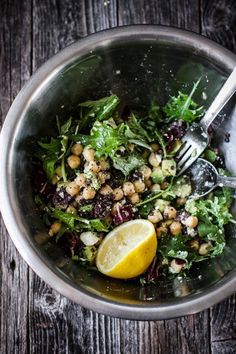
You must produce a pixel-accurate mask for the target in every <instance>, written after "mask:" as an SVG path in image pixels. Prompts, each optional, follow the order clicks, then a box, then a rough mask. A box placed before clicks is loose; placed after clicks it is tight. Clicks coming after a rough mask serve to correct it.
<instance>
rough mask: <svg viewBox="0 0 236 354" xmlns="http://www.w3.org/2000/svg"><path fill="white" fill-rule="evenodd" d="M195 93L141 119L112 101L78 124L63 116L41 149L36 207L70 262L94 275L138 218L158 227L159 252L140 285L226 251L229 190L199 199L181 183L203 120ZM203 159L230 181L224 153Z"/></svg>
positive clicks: (98, 104)
mask: <svg viewBox="0 0 236 354" xmlns="http://www.w3.org/2000/svg"><path fill="white" fill-rule="evenodd" d="M197 86H198V82H197V83H196V84H194V86H193V89H192V91H191V93H190V94H185V93H183V92H178V94H177V95H176V96H173V97H170V99H169V101H168V102H167V103H166V104H165V106H163V107H160V106H159V105H158V104H156V103H152V104H151V105H150V107H148V109H147V111H146V112H145V113H142V114H138V113H137V112H135V111H131V110H130V109H129V107H127V106H125V107H124V105H122V102H120V99H119V98H118V97H117V96H116V95H114V94H112V95H110V96H109V97H104V98H101V99H99V100H96V101H86V102H83V103H80V104H79V105H78V110H77V111H78V114H77V115H76V116H73V117H68V118H67V119H66V120H62V119H60V118H59V117H56V119H55V126H56V129H55V134H54V135H53V136H49V137H48V136H47V137H42V138H41V139H40V141H38V142H37V143H36V151H35V157H34V163H35V171H36V173H35V176H34V187H35V203H36V205H37V208H38V211H39V213H40V215H41V217H42V219H43V221H44V223H45V225H46V227H47V230H48V239H50V240H51V241H52V242H55V243H56V244H57V245H58V246H59V247H61V248H63V250H64V252H65V253H66V254H67V256H68V257H69V258H72V259H73V260H74V261H75V262H79V263H80V264H82V265H84V266H87V267H96V264H97V263H96V257H97V253H98V250H99V247H101V245H102V244H103V241H104V240H105V239H106V237H107V235H109V234H110V233H111V232H113V231H114V230H116V228H117V227H118V226H119V225H123V224H125V223H127V222H129V221H131V220H139V219H140V220H147V221H149V223H151V224H153V226H154V230H155V238H156V240H157V244H158V245H157V248H156V250H155V252H154V254H153V255H152V257H151V259H149V260H148V261H147V262H146V269H145V270H144V271H143V273H142V274H138V279H139V280H140V282H141V284H147V283H150V282H157V283H158V281H159V279H163V278H164V279H165V278H171V277H174V276H176V275H185V274H187V273H188V271H189V270H190V268H192V267H194V264H195V263H196V262H200V261H203V260H205V259H207V258H213V257H216V256H217V255H219V254H221V253H222V252H223V250H224V247H225V242H226V241H225V230H224V227H225V225H227V224H228V223H230V222H234V220H233V216H232V215H231V213H230V206H231V203H232V199H233V197H232V192H231V191H230V190H229V189H228V188H217V189H215V190H214V192H212V193H210V194H209V195H208V196H206V197H204V198H201V199H199V200H193V199H191V177H190V176H189V175H188V174H185V175H182V176H180V177H176V160H175V155H176V152H177V151H178V149H179V148H180V146H181V138H182V136H183V135H184V134H185V131H186V129H187V128H188V127H189V126H190V125H191V124H192V123H193V122H195V121H197V120H199V119H200V118H201V117H202V115H203V114H204V108H203V107H200V106H199V105H198V104H197V103H196V102H195V101H194V100H193V98H192V97H193V95H194V93H195V91H196V89H197ZM203 158H205V159H207V160H209V161H210V162H211V163H213V164H214V165H215V166H216V167H217V169H218V171H219V173H221V174H227V171H226V170H225V167H224V161H223V157H222V156H220V155H219V153H218V150H217V149H213V148H211V147H209V148H208V149H207V150H205V152H204V154H203ZM144 224H145V223H144ZM125 225H126V224H125ZM127 237H129V236H127ZM155 242H156V241H155ZM113 248H114V247H113ZM140 254H141V256H140V255H139V257H142V253H140ZM108 256H109V257H112V254H109V255H107V257H108ZM140 259H141V258H140ZM127 267H128V266H127ZM134 268H135V266H134ZM127 274H128V268H127ZM111 276H112V275H111Z"/></svg>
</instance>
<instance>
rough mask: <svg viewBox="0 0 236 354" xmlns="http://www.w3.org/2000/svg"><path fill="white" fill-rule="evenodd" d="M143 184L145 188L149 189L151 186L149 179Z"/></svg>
mask: <svg viewBox="0 0 236 354" xmlns="http://www.w3.org/2000/svg"><path fill="white" fill-rule="evenodd" d="M144 183H145V186H146V187H147V188H151V186H152V180H151V179H146V180H145V181H144Z"/></svg>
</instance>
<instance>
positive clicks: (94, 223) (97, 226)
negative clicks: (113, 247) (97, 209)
mask: <svg viewBox="0 0 236 354" xmlns="http://www.w3.org/2000/svg"><path fill="white" fill-rule="evenodd" d="M89 224H90V226H91V228H92V229H94V230H96V231H98V232H103V231H104V232H108V231H109V227H108V225H107V224H106V223H105V222H104V221H101V220H99V219H93V220H89Z"/></svg>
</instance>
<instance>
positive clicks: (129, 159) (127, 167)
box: [112, 154, 145, 176]
mask: <svg viewBox="0 0 236 354" xmlns="http://www.w3.org/2000/svg"><path fill="white" fill-rule="evenodd" d="M112 161H113V165H114V167H115V168H116V169H117V170H120V171H121V172H122V173H123V174H124V175H125V176H128V175H129V174H130V172H131V171H133V170H135V169H136V168H139V167H141V166H143V165H144V164H145V160H144V158H143V157H142V156H140V155H137V154H131V155H128V156H117V155H114V156H112Z"/></svg>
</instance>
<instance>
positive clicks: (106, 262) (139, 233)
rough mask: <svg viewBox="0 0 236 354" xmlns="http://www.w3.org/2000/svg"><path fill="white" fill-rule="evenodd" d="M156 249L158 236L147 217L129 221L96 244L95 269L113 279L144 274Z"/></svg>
mask: <svg viewBox="0 0 236 354" xmlns="http://www.w3.org/2000/svg"><path fill="white" fill-rule="evenodd" d="M156 250H157V237H156V232H155V228H154V226H153V224H152V223H151V222H150V221H148V220H143V219H137V220H132V221H128V222H126V223H124V224H122V225H120V226H118V227H116V228H115V229H113V230H112V231H111V232H110V233H109V234H108V235H107V236H106V237H105V238H104V240H103V241H102V243H101V245H100V246H99V249H98V253H97V257H96V265H97V268H98V270H99V271H100V272H101V273H103V274H105V275H107V276H110V277H112V278H118V279H129V278H134V277H137V276H138V275H140V274H142V273H144V272H145V271H146V270H147V268H148V267H149V265H150V264H151V262H152V260H153V258H154V257H155V254H156Z"/></svg>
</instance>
